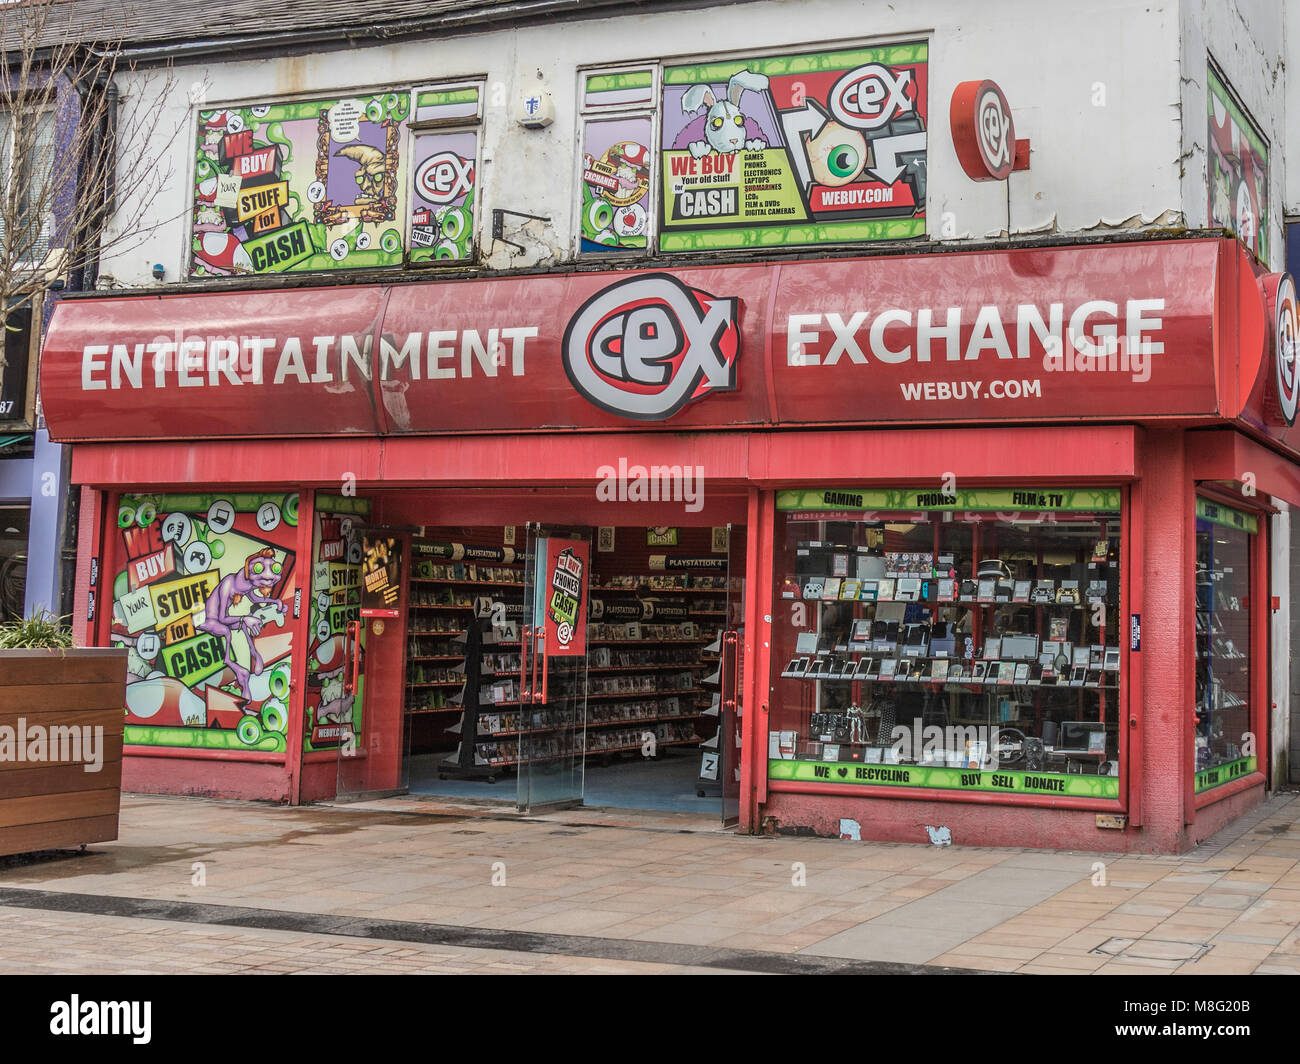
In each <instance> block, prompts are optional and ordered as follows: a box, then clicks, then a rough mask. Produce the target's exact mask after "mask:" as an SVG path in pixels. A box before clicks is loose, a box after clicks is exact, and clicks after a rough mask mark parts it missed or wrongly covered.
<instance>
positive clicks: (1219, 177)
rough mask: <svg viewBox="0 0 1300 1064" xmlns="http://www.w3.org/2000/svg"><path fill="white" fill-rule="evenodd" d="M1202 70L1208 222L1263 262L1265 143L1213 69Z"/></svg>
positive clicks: (1265, 253)
mask: <svg viewBox="0 0 1300 1064" xmlns="http://www.w3.org/2000/svg"><path fill="white" fill-rule="evenodd" d="M1208 74H1209V78H1208V81H1209V117H1210V129H1209V146H1210V149H1209V151H1208V152H1207V153H1206V156H1207V165H1208V167H1209V175H1208V176H1209V186H1210V203H1209V218H1210V225H1211V226H1215V227H1219V226H1221V227H1222V228H1224V229H1229V230H1231V231H1232V232H1234V233H1236V234H1237V236H1238V237H1240V238H1241V241H1242V243H1243V244H1245V245H1246V247H1247V248H1249V249H1250V252H1251V254H1252V255H1254V256H1255V257H1256V258H1257V259H1259V260H1260V261H1261V262H1267V261H1268V226H1269V216H1268V145H1267V144H1266V143H1265V142H1264V138H1263V137H1261V136H1260V135H1259V131H1258V130H1257V129H1256V128H1255V126H1254V125H1253V124H1252V123H1251V121H1250V120H1249V119H1248V118H1247V117H1246V115H1245V112H1243V111H1242V109H1241V107H1240V106H1239V105H1238V104H1237V101H1236V100H1235V99H1234V98H1233V96H1232V93H1231V92H1230V91H1229V89H1228V88H1227V86H1225V85H1224V83H1223V81H1222V80H1221V79H1220V78H1219V76H1218V74H1217V73H1216V72H1215V71H1214V70H1213V68H1211V69H1210V70H1209V71H1208Z"/></svg>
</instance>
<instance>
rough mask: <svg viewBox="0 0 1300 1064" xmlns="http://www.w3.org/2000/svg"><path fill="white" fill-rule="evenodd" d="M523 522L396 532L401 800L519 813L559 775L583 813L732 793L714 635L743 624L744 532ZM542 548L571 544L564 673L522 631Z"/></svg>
mask: <svg viewBox="0 0 1300 1064" xmlns="http://www.w3.org/2000/svg"><path fill="white" fill-rule="evenodd" d="M404 503H405V504H406V505H410V500H409V498H408V499H407V500H404ZM526 516H528V515H527V514H521V522H520V523H519V524H515V525H507V524H496V525H489V524H475V525H461V524H439V525H434V524H424V525H418V526H410V525H408V526H407V527H414V528H415V529H416V531H414V532H412V534H411V545H410V559H411V564H410V567H409V577H408V588H407V594H406V601H407V616H406V623H405V629H406V650H405V654H406V657H405V667H404V672H403V678H402V684H403V717H404V721H405V729H406V741H407V761H406V769H407V772H406V776H407V778H408V781H409V783H408V785H409V789H410V792H411V793H413V794H433V795H446V796H451V797H463V798H475V799H495V800H500V801H516V799H518V801H519V803H520V807H521V808H525V807H528V806H529V805H530V804H532V801H533V800H535V799H536V796H537V795H536V792H537V791H538V789H539V788H538V786H537V782H538V780H539V779H542V780H545V779H547V778H548V777H547V774H548V773H553V771H554V766H555V765H556V764H561V765H563V766H565V771H566V772H567V773H568V775H567V776H566V783H565V792H566V793H570V792H572V793H574V795H575V797H576V799H577V800H581V801H582V802H583V803H584V804H586V805H595V806H609V807H617V808H634V809H651V810H663V811H674V812H695V813H700V814H705V815H710V816H713V815H718V814H719V812H720V811H723V802H724V798H723V792H724V790H725V791H727V792H728V793H729V794H734V793H736V792H737V791H738V780H739V777H738V770H737V768H736V766H737V765H738V764H739V744H738V741H737V736H738V734H739V731H738V723H737V721H736V714H735V704H734V695H733V696H731V697H730V698H729V693H730V692H731V691H734V690H735V683H736V681H735V679H734V678H732V677H731V674H730V673H728V672H727V670H725V669H724V668H723V667H722V666H723V656H724V651H725V649H726V647H727V645H728V642H727V640H726V638H725V637H724V633H726V632H727V631H736V630H737V629H738V628H739V626H740V623H741V618H743V616H744V613H743V605H742V602H743V583H744V581H743V575H744V559H745V534H744V529H743V527H740V526H735V525H720V526H715V525H695V526H692V525H686V524H676V525H671V526H651V525H632V524H618V525H609V526H591V527H585V526H583V527H578V528H574V527H573V526H562V531H560V532H559V533H558V534H557V533H555V528H556V527H557V526H549V527H545V528H544V527H543V526H540V525H536V526H534V525H530V524H528V523H527V522H526V521H524V520H523V518H524V517H526ZM555 535H558V536H559V537H564V538H562V539H556V542H565V543H569V542H572V543H578V544H581V545H582V550H581V553H582V555H583V556H584V562H583V567H584V569H585V572H586V577H585V579H584V580H583V583H582V589H583V594H584V596H585V598H586V602H585V607H586V615H585V620H586V623H585V626H584V629H583V632H582V639H583V645H582V647H581V648H580V650H581V654H580V655H578V656H577V658H576V659H572V660H570V661H568V662H566V663H565V664H564V665H563V666H561V665H560V663H559V660H558V658H556V657H555V647H554V646H553V645H552V646H551V647H550V648H548V652H547V653H546V654H544V655H543V657H542V658H541V659H539V658H538V657H537V653H536V650H537V647H536V644H535V642H534V636H533V635H531V634H530V632H529V619H530V616H531V615H532V609H533V603H534V601H535V600H536V586H537V582H538V580H539V579H540V580H542V581H543V582H544V583H545V582H546V581H549V576H548V574H547V573H546V572H542V573H541V575H540V576H538V574H537V572H535V571H534V570H536V569H537V568H538V567H539V566H540V565H541V563H540V562H539V561H538V559H539V558H542V557H544V556H545V549H546V548H545V547H542V548H539V547H538V543H539V542H542V543H545V542H547V540H548V537H553V536H555ZM530 567H532V568H530ZM543 568H544V566H543ZM544 592H545V593H549V584H547V586H546V587H545V588H544ZM733 645H734V640H733ZM539 660H540V670H541V671H540V673H539ZM729 660H731V661H732V662H734V661H735V656H734V655H733V657H732V658H731V659H729ZM548 670H549V671H548ZM539 675H540V676H543V677H545V678H544V679H539ZM729 680H730V683H729V682H728V681H729ZM729 707H730V708H729ZM732 776H734V777H735V778H734V779H731V778H730V777H732ZM530 783H531V785H532V786H531V791H530ZM542 790H545V788H542ZM530 793H531V794H532V800H530V799H529V798H528V797H525V796H526V795H528V794H530Z"/></svg>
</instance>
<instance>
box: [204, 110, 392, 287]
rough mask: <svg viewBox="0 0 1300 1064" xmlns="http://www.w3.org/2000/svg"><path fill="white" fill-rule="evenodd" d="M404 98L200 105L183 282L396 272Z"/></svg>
mask: <svg viewBox="0 0 1300 1064" xmlns="http://www.w3.org/2000/svg"><path fill="white" fill-rule="evenodd" d="M411 102H412V101H411V93H410V92H409V91H408V90H406V89H402V90H401V91H390V90H387V89H384V90H374V91H371V92H365V93H359V94H351V95H347V96H332V97H327V98H318V99H310V100H277V101H274V102H271V101H259V102H255V103H252V104H246V105H238V106H228V107H213V108H204V109H202V110H200V111H199V112H198V114H197V117H196V123H197V130H196V143H195V164H194V188H193V208H192V214H191V229H190V252H191V254H190V265H189V274H190V277H192V278H209V277H225V276H230V275H234V274H259V275H261V274H278V273H297V272H302V271H318V270H335V269H361V268H367V267H377V266H397V265H400V264H401V262H402V255H403V247H402V244H403V232H402V230H403V224H402V220H401V206H402V203H403V202H404V199H405V195H406V190H405V189H404V188H403V187H402V182H403V180H404V175H405V174H406V172H407V171H406V164H407V158H406V156H405V154H404V153H405V151H406V145H405V127H406V124H407V121H408V119H409V117H410V109H411Z"/></svg>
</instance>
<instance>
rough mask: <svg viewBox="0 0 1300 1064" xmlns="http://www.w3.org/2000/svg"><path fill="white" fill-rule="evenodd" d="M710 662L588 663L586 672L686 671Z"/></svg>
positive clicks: (705, 666)
mask: <svg viewBox="0 0 1300 1064" xmlns="http://www.w3.org/2000/svg"><path fill="white" fill-rule="evenodd" d="M712 664H713V662H711V661H694V662H678V663H673V664H667V663H663V662H660V663H656V664H645V665H588V666H587V672H588V673H589V674H590V673H593V672H646V671H658V670H660V669H668V670H672V669H681V670H683V671H687V670H690V669H707V668H708V667H709V666H710V665H712Z"/></svg>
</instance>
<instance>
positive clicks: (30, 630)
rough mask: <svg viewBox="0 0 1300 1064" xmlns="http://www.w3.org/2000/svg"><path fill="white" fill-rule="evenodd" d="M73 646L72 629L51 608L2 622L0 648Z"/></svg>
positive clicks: (59, 647)
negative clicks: (19, 618) (5, 622)
mask: <svg viewBox="0 0 1300 1064" xmlns="http://www.w3.org/2000/svg"><path fill="white" fill-rule="evenodd" d="M71 648H72V630H71V629H70V628H68V627H67V626H66V625H65V624H64V623H63V621H62V618H59V617H56V616H54V614H52V613H51V612H50V611H49V610H41V611H39V612H38V613H34V614H32V615H31V616H30V617H26V618H24V619H23V620H20V621H10V622H9V623H8V624H0V650H41V649H47V650H63V649H71Z"/></svg>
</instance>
